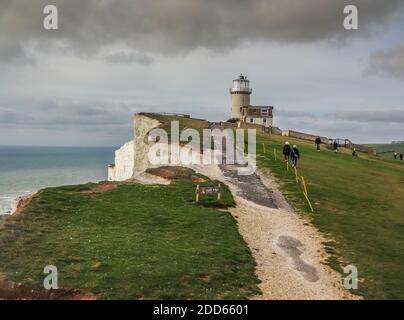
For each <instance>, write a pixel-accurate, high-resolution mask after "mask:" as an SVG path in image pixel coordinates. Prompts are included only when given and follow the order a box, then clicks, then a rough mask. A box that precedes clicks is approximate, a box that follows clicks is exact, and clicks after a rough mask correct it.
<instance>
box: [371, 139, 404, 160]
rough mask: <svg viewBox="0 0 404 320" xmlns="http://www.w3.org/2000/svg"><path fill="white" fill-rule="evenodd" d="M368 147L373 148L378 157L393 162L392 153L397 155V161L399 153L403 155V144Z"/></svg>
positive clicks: (372, 145)
mask: <svg viewBox="0 0 404 320" xmlns="http://www.w3.org/2000/svg"><path fill="white" fill-rule="evenodd" d="M368 146H369V147H372V148H375V149H376V152H377V154H378V155H379V156H380V157H383V158H386V159H391V160H394V158H393V153H394V151H395V152H397V153H398V157H397V159H399V155H400V153H403V154H404V144H391V143H387V144H369V145H368Z"/></svg>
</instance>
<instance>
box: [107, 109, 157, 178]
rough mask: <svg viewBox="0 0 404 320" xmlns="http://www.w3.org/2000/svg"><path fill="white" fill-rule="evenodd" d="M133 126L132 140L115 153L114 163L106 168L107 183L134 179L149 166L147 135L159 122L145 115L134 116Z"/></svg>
mask: <svg viewBox="0 0 404 320" xmlns="http://www.w3.org/2000/svg"><path fill="white" fill-rule="evenodd" d="M133 125H134V132H133V134H134V136H133V140H131V141H129V142H127V143H125V144H124V145H123V146H122V147H121V148H119V149H118V150H116V151H115V163H114V164H113V165H109V167H108V180H109V181H125V180H129V179H132V178H136V176H137V175H139V174H141V173H143V172H144V171H145V170H146V169H147V168H148V167H149V166H150V164H149V160H148V153H149V150H150V147H151V145H150V143H149V141H148V133H149V132H150V131H151V130H152V129H154V128H156V127H158V126H159V125H160V122H159V121H157V120H155V119H152V118H150V117H147V116H145V115H142V114H136V115H135V116H134V119H133Z"/></svg>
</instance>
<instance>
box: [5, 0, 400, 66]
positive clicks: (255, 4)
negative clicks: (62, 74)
mask: <svg viewBox="0 0 404 320" xmlns="http://www.w3.org/2000/svg"><path fill="white" fill-rule="evenodd" d="M48 2H49V1H47V0H31V1H26V0H2V1H1V2H0V30H1V31H0V32H2V33H3V32H4V37H3V38H2V39H3V40H1V42H0V47H2V46H4V45H5V44H7V43H8V42H13V41H23V42H27V43H28V42H29V43H35V44H36V45H37V48H42V50H49V49H50V48H52V47H55V46H58V45H60V42H63V46H65V47H66V48H69V49H70V50H73V51H75V52H76V53H80V54H85V55H94V54H97V53H99V51H100V49H102V48H103V47H106V46H112V45H116V44H118V45H119V44H124V45H126V46H128V47H130V48H132V49H134V50H135V51H137V52H147V53H160V54H161V53H162V54H174V53H179V52H188V51H190V50H193V49H195V48H201V47H202V48H208V49H211V50H224V49H228V48H232V47H235V46H236V45H238V44H239V43H240V42H244V41H254V40H273V41H279V42H311V41H317V40H323V39H330V38H334V37H336V36H342V37H349V36H351V35H353V34H360V35H364V34H366V33H367V31H369V28H370V27H372V26H376V25H377V26H385V25H386V21H387V19H388V18H390V17H391V16H392V15H393V14H394V13H396V12H398V11H399V10H400V9H401V8H402V7H403V5H404V2H403V1H402V0H389V1H380V0H350V1H346V0H340V1H324V0H293V1H284V0H271V1H269V0H249V1H245V0H221V1H217V0H153V1H149V0H121V1H119V2H117V1H112V0H103V1H100V0H86V1H82V0H69V1H66V0H54V1H52V3H54V4H55V5H57V7H58V9H59V22H60V28H59V30H57V31H46V30H44V29H43V27H42V21H43V13H42V10H43V8H44V6H45V5H47V4H49V3H48ZM346 4H355V5H357V6H358V7H359V11H360V31H359V32H356V33H353V32H347V31H345V30H344V29H343V27H342V21H343V13H342V12H343V7H344V6H345V5H346ZM118 60H120V61H122V60H125V58H124V59H122V57H121V59H118Z"/></svg>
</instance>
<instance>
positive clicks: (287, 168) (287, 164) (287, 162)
mask: <svg viewBox="0 0 404 320" xmlns="http://www.w3.org/2000/svg"><path fill="white" fill-rule="evenodd" d="M286 171H289V161H286Z"/></svg>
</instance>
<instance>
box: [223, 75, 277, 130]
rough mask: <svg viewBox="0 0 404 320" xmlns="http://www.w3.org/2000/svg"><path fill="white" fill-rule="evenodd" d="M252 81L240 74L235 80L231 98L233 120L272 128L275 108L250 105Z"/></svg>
mask: <svg viewBox="0 0 404 320" xmlns="http://www.w3.org/2000/svg"><path fill="white" fill-rule="evenodd" d="M251 93H252V89H251V88H250V80H248V79H247V77H246V76H244V75H243V74H240V75H239V77H238V78H237V79H235V80H233V86H232V87H231V88H230V96H231V109H230V117H231V119H237V120H240V121H242V122H246V123H249V124H253V125H258V126H263V127H267V128H268V127H272V123H273V109H274V107H273V106H268V105H266V106H252V105H251V103H250V95H251Z"/></svg>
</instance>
